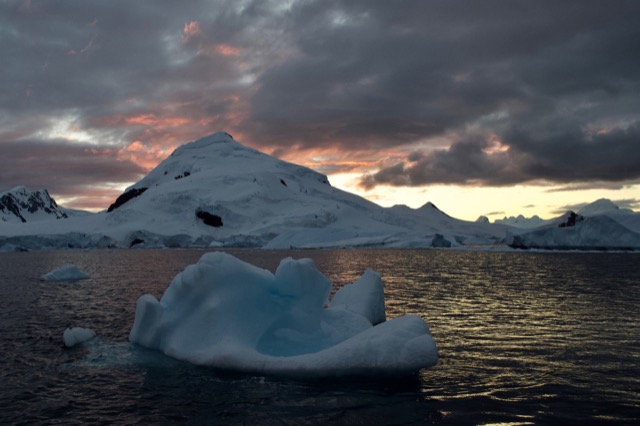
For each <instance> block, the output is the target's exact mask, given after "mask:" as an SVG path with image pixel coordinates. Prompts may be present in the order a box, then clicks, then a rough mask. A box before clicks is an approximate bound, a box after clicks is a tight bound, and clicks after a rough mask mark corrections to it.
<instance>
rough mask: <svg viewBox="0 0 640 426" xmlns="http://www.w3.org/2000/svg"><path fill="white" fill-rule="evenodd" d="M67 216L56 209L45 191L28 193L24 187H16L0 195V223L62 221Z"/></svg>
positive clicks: (54, 203) (58, 208)
mask: <svg viewBox="0 0 640 426" xmlns="http://www.w3.org/2000/svg"><path fill="white" fill-rule="evenodd" d="M66 217H67V214H66V213H65V212H64V210H63V209H61V208H60V207H58V205H57V204H56V202H55V200H54V199H53V198H51V196H50V195H49V192H47V190H46V189H40V190H36V191H29V189H27V187H26V186H17V187H15V188H13V189H12V190H11V191H7V192H3V193H0V221H1V222H22V223H24V222H28V221H33V220H42V219H47V218H56V219H62V218H66Z"/></svg>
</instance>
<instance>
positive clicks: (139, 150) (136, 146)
mask: <svg viewBox="0 0 640 426" xmlns="http://www.w3.org/2000/svg"><path fill="white" fill-rule="evenodd" d="M168 151H173V147H169V148H160V147H158V146H151V147H149V146H146V145H144V144H143V143H142V142H140V141H134V142H132V143H130V144H129V145H127V146H125V147H124V148H121V149H120V150H119V151H118V153H117V158H118V160H120V161H131V162H133V163H135V164H137V165H139V166H140V167H142V168H143V169H144V170H145V171H147V172H148V171H150V170H151V169H153V168H154V167H155V166H157V165H158V163H160V162H161V161H162V160H164V159H165V158H166V157H167V152H168Z"/></svg>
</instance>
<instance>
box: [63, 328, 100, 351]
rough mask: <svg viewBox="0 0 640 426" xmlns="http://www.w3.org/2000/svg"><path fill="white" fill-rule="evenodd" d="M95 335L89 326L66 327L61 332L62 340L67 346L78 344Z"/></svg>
mask: <svg viewBox="0 0 640 426" xmlns="http://www.w3.org/2000/svg"><path fill="white" fill-rule="evenodd" d="M94 337H96V333H95V331H93V330H91V329H90V328H82V327H73V328H67V329H66V330H65V331H64V333H63V334H62V341H63V342H64V345H65V346H66V347H68V348H71V347H73V346H76V345H79V344H81V343H84V342H86V341H89V340H91V339H93V338H94Z"/></svg>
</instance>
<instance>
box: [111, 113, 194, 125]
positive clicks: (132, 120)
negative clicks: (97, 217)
mask: <svg viewBox="0 0 640 426" xmlns="http://www.w3.org/2000/svg"><path fill="white" fill-rule="evenodd" d="M123 121H124V123H125V124H137V125H143V126H152V127H155V128H156V129H167V128H169V127H177V126H183V125H185V124H189V123H190V121H191V120H189V119H188V118H185V117H160V116H157V115H155V114H139V115H134V116H132V117H125V118H124V120H123Z"/></svg>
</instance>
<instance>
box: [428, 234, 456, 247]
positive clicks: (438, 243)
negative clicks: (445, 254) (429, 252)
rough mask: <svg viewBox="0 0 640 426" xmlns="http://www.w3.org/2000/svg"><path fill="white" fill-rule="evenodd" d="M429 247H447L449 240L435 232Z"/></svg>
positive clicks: (449, 245)
mask: <svg viewBox="0 0 640 426" xmlns="http://www.w3.org/2000/svg"><path fill="white" fill-rule="evenodd" d="M431 247H437V248H448V247H451V241H449V240H447V239H446V238H445V237H444V235H442V234H436V235H434V236H433V240H432V241H431Z"/></svg>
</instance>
